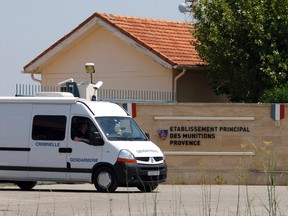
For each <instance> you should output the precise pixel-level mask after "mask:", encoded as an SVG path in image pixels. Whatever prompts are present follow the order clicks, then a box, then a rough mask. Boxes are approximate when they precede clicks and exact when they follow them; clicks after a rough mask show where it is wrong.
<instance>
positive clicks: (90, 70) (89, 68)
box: [85, 63, 95, 84]
mask: <svg viewBox="0 0 288 216" xmlns="http://www.w3.org/2000/svg"><path fill="white" fill-rule="evenodd" d="M85 70H86V73H89V74H90V82H91V83H92V84H93V80H92V74H93V73H95V65H94V63H86V64H85Z"/></svg>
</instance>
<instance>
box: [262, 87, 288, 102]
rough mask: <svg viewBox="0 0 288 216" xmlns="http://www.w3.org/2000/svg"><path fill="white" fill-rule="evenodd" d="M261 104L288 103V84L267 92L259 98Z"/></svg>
mask: <svg viewBox="0 0 288 216" xmlns="http://www.w3.org/2000/svg"><path fill="white" fill-rule="evenodd" d="M259 102H261V103H288V83H285V84H283V85H281V86H279V87H275V88H273V89H271V90H267V91H265V92H264V93H263V95H262V96H261V97H260V98H259Z"/></svg>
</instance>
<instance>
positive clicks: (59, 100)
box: [0, 97, 79, 104]
mask: <svg viewBox="0 0 288 216" xmlns="http://www.w3.org/2000/svg"><path fill="white" fill-rule="evenodd" d="M77 101H79V98H76V97H0V103H20V104H21V103H22V104H27V103H33V104H41V103H42V104H43V103H44V104H73V103H76V102H77Z"/></svg>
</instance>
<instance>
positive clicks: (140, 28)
mask: <svg viewBox="0 0 288 216" xmlns="http://www.w3.org/2000/svg"><path fill="white" fill-rule="evenodd" d="M97 16H98V17H99V18H102V19H104V20H105V21H106V22H108V23H111V24H112V25H114V27H116V28H117V29H118V30H120V31H122V32H123V33H124V34H126V35H127V36H130V37H131V38H133V39H134V40H136V41H137V42H139V43H140V44H141V45H143V46H144V47H146V48H148V49H150V50H151V51H152V52H154V53H155V54H157V55H159V56H160V57H161V58H163V59H164V60H166V61H168V62H169V63H171V64H172V65H186V66H195V65H201V64H203V61H202V60H201V59H200V58H199V57H198V54H197V53H196V51H195V49H194V47H193V46H192V45H191V44H190V42H191V41H192V40H193V36H192V34H191V32H190V30H191V27H192V26H191V25H192V24H191V23H188V22H176V21H167V20H157V19H145V18H139V17H129V16H119V15H108V14H105V13H97Z"/></svg>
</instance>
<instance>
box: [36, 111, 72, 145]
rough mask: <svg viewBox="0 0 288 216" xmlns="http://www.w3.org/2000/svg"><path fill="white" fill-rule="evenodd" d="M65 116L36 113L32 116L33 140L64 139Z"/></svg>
mask: <svg viewBox="0 0 288 216" xmlns="http://www.w3.org/2000/svg"><path fill="white" fill-rule="evenodd" d="M66 121H67V118H66V116H49V115H36V116H34V118H33V127H32V139H33V140H64V139H65V131H66Z"/></svg>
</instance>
